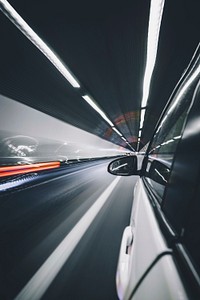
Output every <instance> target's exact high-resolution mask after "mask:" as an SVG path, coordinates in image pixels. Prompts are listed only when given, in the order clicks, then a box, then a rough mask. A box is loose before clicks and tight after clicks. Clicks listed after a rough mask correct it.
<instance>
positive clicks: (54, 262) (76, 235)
mask: <svg viewBox="0 0 200 300" xmlns="http://www.w3.org/2000/svg"><path fill="white" fill-rule="evenodd" d="M120 178H121V177H117V178H116V179H114V180H113V182H112V183H111V184H110V185H109V186H108V187H107V188H106V190H105V191H104V192H103V193H102V194H101V195H100V196H99V197H98V199H97V200H96V201H95V203H94V204H93V205H92V206H91V207H90V208H89V210H88V211H87V212H86V213H85V214H84V215H83V216H82V217H81V219H80V220H79V221H78V223H77V224H76V225H75V226H74V227H73V229H72V230H71V231H70V232H69V233H68V235H67V236H66V237H65V238H64V240H63V241H62V242H61V243H60V244H59V245H58V246H57V248H56V249H55V250H54V251H53V252H52V254H51V255H50V256H49V257H48V258H47V260H46V261H45V262H44V263H43V265H42V266H41V267H40V268H39V269H38V271H37V272H36V273H35V274H34V275H33V277H32V278H31V279H30V280H29V282H28V283H27V284H26V285H25V286H24V288H23V289H22V290H21V292H20V293H19V294H18V295H17V296H16V298H15V300H27V299H29V300H39V299H41V297H42V296H43V295H44V293H45V292H46V291H47V289H48V287H49V286H50V285H51V283H52V282H53V280H54V279H55V277H56V276H57V274H58V273H59V271H60V270H61V268H62V267H63V266H64V264H65V263H66V261H67V259H68V258H69V256H70V255H71V253H72V252H73V250H74V249H75V248H76V246H77V244H78V243H79V241H80V240H81V238H82V237H83V235H84V234H85V233H86V231H87V230H88V228H89V226H90V225H91V223H92V222H93V221H94V219H95V217H96V216H97V215H98V213H99V211H100V210H101V208H102V207H103V205H104V204H105V203H106V201H107V199H108V198H109V196H110V195H111V193H112V191H113V190H114V189H115V187H116V186H117V184H118V182H119V180H120Z"/></svg>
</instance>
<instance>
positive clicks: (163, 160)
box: [144, 87, 191, 202]
mask: <svg viewBox="0 0 200 300" xmlns="http://www.w3.org/2000/svg"><path fill="white" fill-rule="evenodd" d="M190 100H191V91H190V90H188V91H187V93H186V94H184V96H183V93H181V87H180V88H179V90H178V91H177V93H176V95H175V97H174V100H173V101H172V103H171V104H170V105H169V107H168V109H167V110H166V112H165V114H164V116H163V118H162V120H161V122H160V124H159V126H158V127H157V130H156V132H155V134H154V137H153V140H152V142H151V144H150V149H149V152H148V157H147V165H146V171H145V177H144V178H145V181H146V182H147V184H148V186H149V187H150V189H151V190H152V192H153V193H154V195H155V196H156V198H157V200H158V201H159V202H161V201H162V199H163V195H164V191H165V187H166V186H167V184H168V181H169V178H170V171H171V167H172V163H173V159H174V156H175V153H176V148H177V145H178V142H179V140H180V138H181V135H182V131H183V127H184V124H185V120H186V116H187V111H188V108H189V105H190Z"/></svg>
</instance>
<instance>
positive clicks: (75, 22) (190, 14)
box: [0, 0, 200, 149]
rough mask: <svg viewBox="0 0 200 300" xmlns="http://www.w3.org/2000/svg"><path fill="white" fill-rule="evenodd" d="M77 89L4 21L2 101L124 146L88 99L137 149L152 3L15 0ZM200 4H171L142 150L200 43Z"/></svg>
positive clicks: (0, 20) (0, 25) (0, 27)
mask: <svg viewBox="0 0 200 300" xmlns="http://www.w3.org/2000/svg"><path fill="white" fill-rule="evenodd" d="M9 3H10V4H11V5H12V6H13V7H14V8H15V9H16V11H17V12H18V13H19V14H20V15H21V17H22V18H23V19H24V20H25V21H26V22H27V23H28V24H29V25H30V26H31V27H32V29H33V30H34V31H35V32H36V33H37V34H38V35H39V36H40V37H41V38H42V39H43V40H44V41H45V42H46V43H47V44H48V45H49V46H50V47H51V49H53V50H54V52H55V53H56V54H57V55H58V56H59V57H60V58H61V59H62V61H64V63H65V64H66V65H67V66H68V67H69V69H70V70H71V71H72V72H73V74H74V75H75V76H76V78H77V79H78V81H79V82H80V85H81V88H80V89H75V88H73V87H72V86H71V85H70V84H69V83H68V82H67V81H66V79H65V78H64V77H63V76H62V75H61V74H60V73H59V72H58V71H57V70H56V69H55V67H54V66H53V65H52V64H51V63H50V62H49V61H48V60H47V58H46V57H45V56H44V55H43V54H42V53H41V52H40V51H39V50H38V49H37V48H36V47H35V46H34V45H33V44H32V43H31V42H30V41H29V40H28V39H27V38H26V37H25V36H24V35H23V34H22V33H21V32H20V31H19V30H18V29H17V28H16V27H15V26H14V25H13V24H12V23H11V22H10V20H9V19H8V18H7V17H6V16H5V15H4V14H3V13H2V12H1V13H0V34H1V48H0V53H1V55H0V70H1V71H0V94H2V95H5V96H8V97H10V98H12V99H15V100H17V101H19V102H22V103H25V104H27V105H29V106H31V107H34V108H36V109H38V110H40V111H43V112H45V113H47V114H49V115H52V116H54V117H56V118H58V119H60V120H63V121H65V122H67V123H70V124H72V125H75V126H77V127H79V128H81V129H84V130H86V131H88V132H91V133H93V134H95V135H98V136H100V137H102V138H104V139H106V140H109V141H111V142H113V143H115V144H118V145H122V146H126V144H125V143H124V142H123V140H122V139H121V138H120V137H119V136H118V135H117V134H116V133H115V132H114V131H113V130H112V129H111V128H110V126H109V125H108V124H107V123H106V122H105V121H104V120H103V119H102V118H101V117H100V116H99V115H98V114H97V113H96V112H95V111H94V110H93V109H92V108H91V107H90V106H89V105H88V104H87V103H86V102H85V101H84V100H83V98H82V97H81V95H83V94H84V93H85V94H86V93H87V94H89V95H91V96H92V97H93V99H95V101H96V102H97V103H98V105H99V106H100V107H101V108H102V110H103V111H104V112H105V113H106V115H107V116H108V117H109V119H110V120H111V121H112V122H113V123H114V124H115V126H116V128H117V129H119V130H120V132H121V133H122V134H123V135H124V137H125V138H126V139H127V140H128V141H129V143H130V144H131V145H132V147H133V148H134V149H136V144H137V136H138V131H139V120H140V108H141V99H142V84H143V76H144V69H145V61H146V44H147V30H148V17H149V7H150V1H149V0H125V1H116V0H115V1H114V0H106V1H105V0H101V1H94V0H93V1H89V0H85V1H82V0H77V1H75V0H74V1H68V0H57V1H51V0H49V1H44V0H29V1H27V0H10V1H9ZM199 8H200V3H199V0H191V1H186V0H176V1H174V0H166V1H165V7H164V14H163V20H162V24H161V31H160V40H159V47H158V56H157V61H156V67H155V70H154V73H153V78H152V82H151V90H150V96H149V99H148V105H147V112H146V116H145V121H144V128H143V131H142V137H141V144H140V149H141V148H143V146H144V145H145V144H146V143H148V141H149V139H150V138H151V136H152V133H153V130H154V127H155V125H156V122H157V120H158V118H159V116H160V113H161V112H162V110H163V108H164V106H165V104H166V102H167V100H168V98H169V96H170V94H171V92H172V90H173V88H174V87H175V85H176V83H177V81H178V79H179V77H180V76H181V74H182V73H183V71H184V70H185V68H186V67H187V64H188V63H189V61H190V59H191V57H192V55H193V53H194V51H195V49H196V47H197V44H198V42H199V29H200V19H199Z"/></svg>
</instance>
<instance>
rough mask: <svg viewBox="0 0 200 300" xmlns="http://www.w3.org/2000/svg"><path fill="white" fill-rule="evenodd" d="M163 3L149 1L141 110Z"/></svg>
mask: <svg viewBox="0 0 200 300" xmlns="http://www.w3.org/2000/svg"><path fill="white" fill-rule="evenodd" d="M164 3H165V0H151V6H150V14H149V27H148V37H147V59H146V68H145V73H144V81H143V96H142V101H141V108H144V107H146V106H147V100H148V97H149V90H150V83H151V78H152V73H153V69H154V66H155V62H156V56H157V49H158V39H159V33H160V25H161V20H162V14H163V8H164ZM144 115H145V111H144V110H142V111H141V116H140V128H142V127H143V123H144Z"/></svg>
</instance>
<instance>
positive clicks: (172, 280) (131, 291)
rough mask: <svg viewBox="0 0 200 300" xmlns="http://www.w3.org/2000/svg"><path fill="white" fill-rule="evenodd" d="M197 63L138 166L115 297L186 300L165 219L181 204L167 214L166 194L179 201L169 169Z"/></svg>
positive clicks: (177, 234) (175, 236) (176, 236)
mask: <svg viewBox="0 0 200 300" xmlns="http://www.w3.org/2000/svg"><path fill="white" fill-rule="evenodd" d="M199 61H200V59H199V49H198V50H197V52H196V54H195V56H194V57H193V59H192V62H191V64H190V65H189V67H188V69H187V70H186V72H185V74H184V76H183V77H182V79H181V80H180V82H179V84H178V85H177V87H176V88H175V91H174V92H173V94H172V97H171V99H170V101H169V104H168V106H167V108H166V109H165V111H164V113H163V115H162V117H161V119H160V121H159V123H158V125H157V127H156V129H155V132H154V136H153V139H152V141H151V142H150V145H149V148H148V152H147V155H146V157H145V159H144V162H143V167H142V171H141V178H140V179H139V181H138V183H137V186H136V188H135V191H134V197H133V207H132V214H131V219H130V225H129V226H128V227H127V228H126V229H125V231H124V234H123V237H122V243H121V249H120V255H119V262H118V267H117V275H116V282H117V292H118V296H119V298H120V299H134V300H145V299H148V300H151V299H152V300H156V299H158V300H160V299H162V300H165V299H166V300H168V299H189V295H188V292H186V290H187V289H186V287H185V285H184V281H183V279H182V275H181V272H180V269H179V267H177V261H176V257H177V256H176V255H175V252H176V251H178V250H177V249H176V250H175V248H176V246H175V245H177V244H179V243H175V241H180V240H181V237H182V234H183V232H182V231H181V229H182V227H181V226H179V230H177V229H178V227H177V228H176V227H175V226H173V225H174V224H173V222H170V221H169V219H170V218H169V217H170V216H172V215H173V214H174V215H175V222H174V223H175V224H176V219H181V218H182V214H183V213H182V207H185V205H184V203H181V204H180V203H179V204H180V206H176V207H175V209H176V210H175V211H173V213H172V211H171V210H172V206H173V205H172V204H171V203H172V202H173V201H172V198H170V195H171V194H170V193H172V192H171V188H172V187H173V192H174V194H173V198H175V199H176V198H177V197H178V198H179V192H180V186H179V188H178V189H176V182H174V181H173V178H174V170H173V168H174V166H176V160H177V159H178V156H177V153H179V152H180V147H179V145H180V144H181V142H182V135H183V133H184V130H185V126H186V122H187V118H188V115H189V112H190V110H191V107H192V104H193V96H194V93H195V89H196V86H197V83H198V80H199V74H200V70H199ZM177 149H179V150H177ZM183 149H184V148H182V152H184V150H183ZM172 175H173V176H172ZM171 197H172V196H171ZM185 201H186V200H185ZM179 202H181V200H180V201H179ZM169 203H170V204H169ZM170 209H171V210H170ZM173 209H174V208H173ZM179 210H180V211H179ZM182 219H183V218H182ZM182 219H181V220H182ZM179 225H180V224H179ZM179 250H180V249H179Z"/></svg>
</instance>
